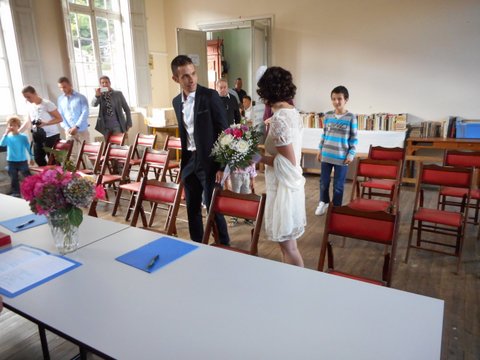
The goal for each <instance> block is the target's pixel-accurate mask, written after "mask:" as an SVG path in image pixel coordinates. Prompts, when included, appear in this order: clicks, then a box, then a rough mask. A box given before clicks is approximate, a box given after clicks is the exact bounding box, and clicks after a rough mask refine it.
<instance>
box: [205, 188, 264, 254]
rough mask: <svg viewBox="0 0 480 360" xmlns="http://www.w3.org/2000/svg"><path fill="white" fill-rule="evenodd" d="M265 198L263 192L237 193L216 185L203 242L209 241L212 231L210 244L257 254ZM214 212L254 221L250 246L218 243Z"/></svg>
mask: <svg viewBox="0 0 480 360" xmlns="http://www.w3.org/2000/svg"><path fill="white" fill-rule="evenodd" d="M265 200H266V195H265V194H262V195H257V194H238V193H235V192H232V191H229V190H222V189H221V188H220V187H216V188H215V190H214V191H213V195H212V202H211V204H210V210H209V212H208V217H207V223H206V225H205V232H204V235H203V243H204V244H208V243H209V240H210V234H211V233H212V231H213V233H214V239H215V242H214V243H213V244H212V245H214V246H217V247H221V248H224V249H227V250H233V251H237V252H241V253H244V254H250V255H257V254H258V239H259V237H260V230H261V228H262V222H263V213H264V211H265ZM216 214H221V215H227V216H234V217H237V218H242V219H247V220H252V221H254V222H255V226H254V228H253V229H252V230H251V236H250V246H249V249H248V250H244V249H240V248H235V247H232V246H225V245H221V244H220V242H219V240H218V236H217V231H216V225H215V215H216Z"/></svg>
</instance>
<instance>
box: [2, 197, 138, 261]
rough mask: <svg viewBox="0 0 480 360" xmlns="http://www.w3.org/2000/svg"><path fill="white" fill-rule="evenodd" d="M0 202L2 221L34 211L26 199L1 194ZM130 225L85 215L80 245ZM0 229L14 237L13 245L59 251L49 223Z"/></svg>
mask: <svg viewBox="0 0 480 360" xmlns="http://www.w3.org/2000/svg"><path fill="white" fill-rule="evenodd" d="M0 204H2V207H1V209H2V210H0V221H3V220H7V219H12V218H15V217H19V216H24V215H28V214H31V213H32V211H31V210H30V208H29V206H28V202H27V201H25V200H24V199H19V198H15V197H12V196H7V195H3V194H0ZM128 227H129V225H127V224H121V223H116V222H113V221H107V220H103V219H100V218H96V217H92V216H88V215H84V216H83V221H82V223H81V224H80V228H79V230H78V231H79V234H80V235H79V236H80V245H79V247H83V246H86V245H88V244H91V243H92V242H95V241H98V240H100V239H103V238H104V237H106V236H109V235H112V234H114V233H117V232H119V231H122V230H124V229H127V228H128ZM0 231H1V232H3V233H5V234H8V235H10V237H11V239H12V245H18V244H25V245H30V246H34V247H37V248H40V249H43V250H47V251H49V252H52V253H57V252H58V251H57V249H56V247H55V243H54V240H53V236H52V234H51V232H50V228H49V227H48V225H47V224H44V225H40V226H36V227H33V228H29V229H26V230H22V231H18V232H12V231H10V230H8V229H7V228H4V227H3V226H1V225H0Z"/></svg>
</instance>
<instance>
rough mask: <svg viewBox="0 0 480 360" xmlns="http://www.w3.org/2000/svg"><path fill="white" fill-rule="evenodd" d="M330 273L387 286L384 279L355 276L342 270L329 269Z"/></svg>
mask: <svg viewBox="0 0 480 360" xmlns="http://www.w3.org/2000/svg"><path fill="white" fill-rule="evenodd" d="M328 273H329V274H332V275H337V276H342V277H345V278H348V279H352V280H359V281H363V282H366V283H369V284H374V285H380V286H385V283H384V282H383V281H379V280H373V279H369V278H364V277H361V276H355V275H351V274H347V273H344V272H341V271H336V270H329V271H328Z"/></svg>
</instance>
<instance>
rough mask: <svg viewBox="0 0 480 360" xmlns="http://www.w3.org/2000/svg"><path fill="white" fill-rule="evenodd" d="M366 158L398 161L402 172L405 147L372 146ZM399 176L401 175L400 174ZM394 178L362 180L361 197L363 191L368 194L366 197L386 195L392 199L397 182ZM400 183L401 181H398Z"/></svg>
mask: <svg viewBox="0 0 480 360" xmlns="http://www.w3.org/2000/svg"><path fill="white" fill-rule="evenodd" d="M368 159H371V160H384V161H385V160H390V161H399V162H400V163H401V165H402V166H401V168H400V174H403V164H404V159H405V149H404V148H400V147H394V148H387V147H383V146H372V145H370V149H369V151H368ZM400 177H401V176H400ZM394 182H395V181H394V179H387V178H385V179H378V178H377V179H370V180H369V181H364V182H363V183H362V184H361V185H362V197H364V196H365V193H366V194H367V195H368V198H369V199H371V198H372V196H379V197H388V198H390V200H392V198H393V196H394V186H396V185H397V184H395V183H394ZM398 185H401V182H400V183H398Z"/></svg>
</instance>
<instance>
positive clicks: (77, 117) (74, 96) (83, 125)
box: [57, 76, 90, 159]
mask: <svg viewBox="0 0 480 360" xmlns="http://www.w3.org/2000/svg"><path fill="white" fill-rule="evenodd" d="M58 88H59V89H60V90H61V91H62V94H61V95H60V96H59V97H58V100H57V106H58V111H59V113H60V115H62V118H63V121H62V123H61V126H62V128H63V129H64V130H65V134H66V137H67V140H73V151H72V158H73V159H76V158H77V155H78V153H79V152H80V148H81V146H82V143H83V142H84V141H85V142H87V143H88V142H90V133H89V132H88V111H89V110H88V100H87V98H86V97H85V96H84V95H82V94H80V93H79V92H77V91H75V90H73V87H72V83H71V82H70V80H69V79H68V78H67V77H65V76H62V77H61V78H60V79H58Z"/></svg>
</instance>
